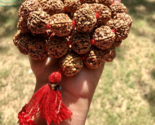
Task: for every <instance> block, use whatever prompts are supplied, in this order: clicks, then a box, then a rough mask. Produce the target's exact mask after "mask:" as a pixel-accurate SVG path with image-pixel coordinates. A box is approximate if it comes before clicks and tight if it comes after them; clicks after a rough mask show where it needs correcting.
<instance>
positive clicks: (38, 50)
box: [29, 37, 47, 61]
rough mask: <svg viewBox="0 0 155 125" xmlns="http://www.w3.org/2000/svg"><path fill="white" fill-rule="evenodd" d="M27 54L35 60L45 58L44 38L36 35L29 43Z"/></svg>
mask: <svg viewBox="0 0 155 125" xmlns="http://www.w3.org/2000/svg"><path fill="white" fill-rule="evenodd" d="M29 56H30V57H31V58H32V59H34V60H37V61H41V60H44V59H46V58H47V51H46V48H45V42H44V39H42V38H38V37H37V38H35V39H33V41H31V42H30V43H29Z"/></svg>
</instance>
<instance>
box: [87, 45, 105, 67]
mask: <svg viewBox="0 0 155 125" xmlns="http://www.w3.org/2000/svg"><path fill="white" fill-rule="evenodd" d="M84 63H85V65H86V66H87V67H88V68H90V69H97V68H99V67H100V66H101V65H103V64H104V60H103V50H99V49H97V48H95V47H91V49H90V51H89V52H88V53H87V54H86V55H85V59H84Z"/></svg>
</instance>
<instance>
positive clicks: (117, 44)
mask: <svg viewBox="0 0 155 125" xmlns="http://www.w3.org/2000/svg"><path fill="white" fill-rule="evenodd" d="M121 43H122V41H121V40H120V41H115V42H114V47H115V48H116V47H119V46H120V45H121Z"/></svg>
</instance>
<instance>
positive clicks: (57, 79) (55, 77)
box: [48, 71, 61, 83]
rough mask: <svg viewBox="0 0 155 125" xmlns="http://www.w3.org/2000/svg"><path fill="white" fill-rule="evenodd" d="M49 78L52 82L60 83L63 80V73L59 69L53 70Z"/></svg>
mask: <svg viewBox="0 0 155 125" xmlns="http://www.w3.org/2000/svg"><path fill="white" fill-rule="evenodd" d="M48 79H49V81H50V82H51V83H59V82H60V81H61V73H60V72H59V71H56V72H53V73H51V75H50V76H49V78H48Z"/></svg>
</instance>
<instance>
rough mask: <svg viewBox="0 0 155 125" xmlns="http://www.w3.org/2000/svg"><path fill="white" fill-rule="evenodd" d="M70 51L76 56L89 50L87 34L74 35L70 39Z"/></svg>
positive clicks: (89, 44)
mask: <svg viewBox="0 0 155 125" xmlns="http://www.w3.org/2000/svg"><path fill="white" fill-rule="evenodd" d="M71 45H72V50H73V51H75V52H76V53H78V54H85V53H86V52H88V51H89V50H90V47H91V43H90V35H89V34H88V33H75V34H74V35H73V37H72V39H71Z"/></svg>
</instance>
